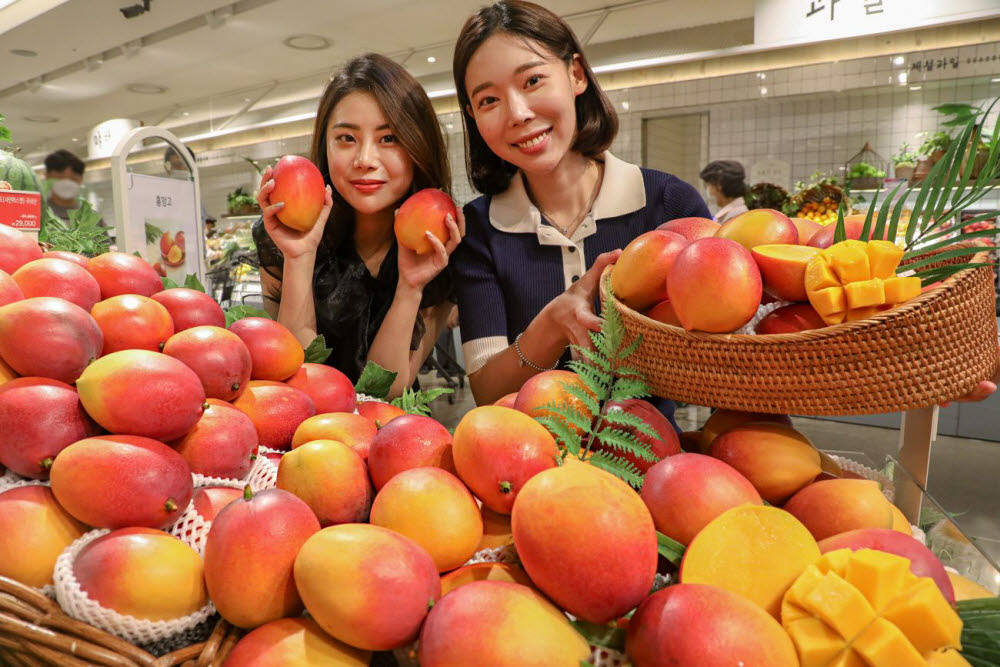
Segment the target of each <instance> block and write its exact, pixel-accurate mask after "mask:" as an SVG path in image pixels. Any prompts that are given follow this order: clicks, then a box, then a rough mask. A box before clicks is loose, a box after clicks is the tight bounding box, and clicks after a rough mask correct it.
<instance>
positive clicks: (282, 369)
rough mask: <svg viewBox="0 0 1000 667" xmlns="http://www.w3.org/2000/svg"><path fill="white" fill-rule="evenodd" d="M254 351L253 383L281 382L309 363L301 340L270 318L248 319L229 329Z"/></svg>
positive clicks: (237, 322)
mask: <svg viewBox="0 0 1000 667" xmlns="http://www.w3.org/2000/svg"><path fill="white" fill-rule="evenodd" d="M229 330H230V331H232V332H233V333H234V334H236V335H237V336H239V337H240V339H241V340H242V341H243V344H244V345H246V346H247V349H248V350H250V358H251V359H252V360H253V368H252V370H251V372H250V379H251V380H273V381H276V382H280V381H282V380H285V379H287V378H289V377H291V376H292V375H294V374H295V373H296V371H298V370H299V368H300V367H301V366H302V362H303V361H304V360H305V351H304V350H303V349H302V345H300V344H299V341H298V339H296V338H295V335H294V334H292V332H291V331H289V330H288V329H287V328H286V327H285V326H284V325H282V324H280V323H278V322H275V321H274V320H269V319H267V318H266V317H245V318H243V319H242V320H237V321H235V322H233V323H232V324H231V325H230V326H229Z"/></svg>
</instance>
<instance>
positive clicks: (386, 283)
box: [252, 219, 456, 382]
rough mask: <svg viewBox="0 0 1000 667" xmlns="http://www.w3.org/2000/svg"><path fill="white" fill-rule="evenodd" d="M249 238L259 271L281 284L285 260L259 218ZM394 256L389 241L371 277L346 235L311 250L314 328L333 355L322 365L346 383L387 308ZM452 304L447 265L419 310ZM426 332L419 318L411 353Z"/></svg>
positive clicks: (394, 273) (357, 370) (362, 363)
mask: <svg viewBox="0 0 1000 667" xmlns="http://www.w3.org/2000/svg"><path fill="white" fill-rule="evenodd" d="M328 229H329V228H328ZM252 233H253V240H254V244H255V245H256V246H257V257H258V259H259V260H260V268H261V270H262V271H266V272H267V273H268V274H269V275H270V276H272V277H273V278H275V279H277V280H281V274H282V268H283V266H284V262H285V259H284V257H283V256H282V254H281V251H280V250H278V247H277V246H276V245H275V244H274V241H272V240H271V237H270V236H268V234H267V230H266V229H265V228H264V221H263V219H259V220H257V222H255V223H254V225H253V228H252ZM396 255H397V250H396V241H395V240H393V242H392V246H391V247H390V248H389V251H388V252H387V253H386V255H385V258H384V259H383V260H382V264H381V266H379V269H378V275H375V276H373V275H372V274H371V273H370V272H369V271H368V267H366V266H365V263H364V262H363V261H362V260H361V257H359V256H358V253H357V250H356V249H355V247H354V240H353V238H352V235H351V234H346V235H345V238H344V240H343V241H342V242H341V243H340V244H339V245H335V244H334V243H333V242H332V241H331V239H330V238H329V235H324V237H323V239H322V241H320V245H319V248H318V249H317V251H316V267H315V269H314V270H313V298H314V300H315V303H316V329H317V331H318V332H319V333H320V334H322V335H323V337H324V338H325V339H326V346H327V347H328V348H330V349H332V350H333V353H332V354H330V357H329V358H328V359H327V360H326V364H327V365H328V366H333V367H334V368H336V369H337V370H339V371H340V372H342V373H344V374H345V375H346V376H347V377H349V378H350V379H351V382H357V381H358V377H359V376H360V375H361V370H362V369H363V368H364V366H365V361H366V359H367V358H368V350H369V349H370V348H371V345H372V341H374V340H375V334H377V333H378V330H379V327H380V326H382V320H384V319H385V315H386V313H387V312H389V306H391V305H392V300H393V298H394V296H395V293H396V283H397V282H398V280H399V265H398V264H397V259H396ZM264 296H265V298H268V297H270V298H272V299H275V300H280V298H281V295H280V293H279V294H265V295H264ZM455 300H456V298H455V295H454V283H453V280H452V274H451V266H450V265H449V266H448V267H446V268H445V270H444V271H442V272H441V273H439V274H438V275H437V276H435V278H434V279H433V280H432V281H431V282H430V283H428V284H427V285H426V286H424V291H423V298H422V299H421V300H420V308H421V310H422V309H424V308H430V307H432V306H437V305H439V304H441V303H444V302H445V301H450V302H452V303H454V302H455ZM425 330H426V326H425V324H424V320H423V317H421V315H420V314H419V313H418V314H417V320H416V322H415V323H414V326H413V335H412V336H411V338H410V350H415V349H417V347H418V346H419V344H420V339H421V338H422V337H423V335H424V331H425Z"/></svg>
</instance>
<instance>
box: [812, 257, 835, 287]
mask: <svg viewBox="0 0 1000 667" xmlns="http://www.w3.org/2000/svg"><path fill="white" fill-rule="evenodd" d="M805 281H806V288H807V289H813V290H821V289H826V288H827V287H840V280H839V279H838V278H837V276H836V275H835V274H834V273H833V269H832V268H831V267H830V262H829V260H827V258H826V256H825V255H822V254H820V255H816V256H815V257H813V258H812V259H810V260H809V263H808V264H806V273H805Z"/></svg>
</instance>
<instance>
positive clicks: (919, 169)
mask: <svg viewBox="0 0 1000 667" xmlns="http://www.w3.org/2000/svg"><path fill="white" fill-rule="evenodd" d="M917 137H918V139H921V138H922V139H923V143H921V144H920V148H919V149H917V154H918V155H919V156H920V160H919V161H918V162H917V166H916V168H915V169H914V170H913V176H912V178H911V180H912V181H913V182H914V183H917V182H919V181H922V180H924V179H925V178H926V177H927V174H929V173H930V171H931V167H933V166H934V163H935V162H937V161H938V160H940V159H941V158H942V157H943V156H944V154H945V153H946V152H947V151H948V147H949V146H951V141H952V139H951V134H950V133H948V132H945V131H944V130H937V131H936V132H921V133H920V134H918V135H917Z"/></svg>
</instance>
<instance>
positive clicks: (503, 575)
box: [441, 562, 537, 597]
mask: <svg viewBox="0 0 1000 667" xmlns="http://www.w3.org/2000/svg"><path fill="white" fill-rule="evenodd" d="M474 581H506V582H508V583H511V584H521V585H522V586H527V587H528V588H531V589H535V585H534V584H533V583H531V579H530V578H528V573H527V572H525V571H524V570H523V569H521V568H520V567H518V566H517V565H512V564H510V563H488V562H486V563H473V564H472V565H464V566H462V567H460V568H458V569H457V570H452V571H451V572H449V573H448V574H442V575H441V597H444V596H445V595H447V594H448V593H451V592H452V591H453V590H455V589H456V588H461V587H462V586H465V585H466V584H471V583H472V582H474ZM535 590H537V589H535Z"/></svg>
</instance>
